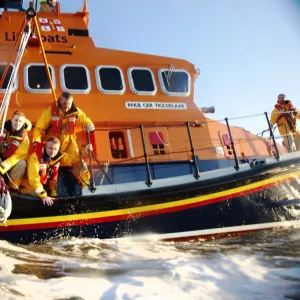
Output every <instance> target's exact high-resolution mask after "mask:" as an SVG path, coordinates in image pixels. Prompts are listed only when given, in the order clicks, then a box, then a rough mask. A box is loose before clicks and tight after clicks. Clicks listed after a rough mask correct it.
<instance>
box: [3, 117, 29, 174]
mask: <svg viewBox="0 0 300 300" xmlns="http://www.w3.org/2000/svg"><path fill="white" fill-rule="evenodd" d="M31 128H32V125H31V122H30V121H29V120H27V119H25V124H24V127H23V130H24V131H26V132H28V131H30V130H31ZM8 141H11V142H13V141H14V139H13V138H11V139H9V140H8ZM29 145H30V142H29V138H28V136H27V134H26V136H25V137H24V138H23V140H22V142H21V143H20V145H19V146H18V148H17V150H16V151H15V152H14V154H13V155H11V156H10V157H8V158H7V159H5V160H4V161H3V162H2V163H1V167H0V173H1V174H4V173H5V172H7V171H8V170H9V169H11V168H12V167H13V166H15V165H16V164H17V163H18V162H19V161H20V160H26V158H27V155H28V150H29Z"/></svg>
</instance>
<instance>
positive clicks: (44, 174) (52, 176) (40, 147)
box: [35, 142, 63, 184]
mask: <svg viewBox="0 0 300 300" xmlns="http://www.w3.org/2000/svg"><path fill="white" fill-rule="evenodd" d="M45 144H46V143H45V142H43V143H37V144H36V146H35V153H36V156H37V158H38V161H39V163H40V168H39V175H40V181H41V183H42V184H47V182H48V180H53V181H57V177H58V170H59V165H60V161H61V160H62V158H63V155H62V153H61V152H58V153H57V155H56V156H55V157H53V158H50V157H48V156H47V153H45V150H44V146H45Z"/></svg>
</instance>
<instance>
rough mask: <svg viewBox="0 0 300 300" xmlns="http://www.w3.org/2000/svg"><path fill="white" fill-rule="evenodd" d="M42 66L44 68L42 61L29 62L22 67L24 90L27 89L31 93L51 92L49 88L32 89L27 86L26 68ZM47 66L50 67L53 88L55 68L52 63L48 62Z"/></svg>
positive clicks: (54, 84) (54, 85)
mask: <svg viewBox="0 0 300 300" xmlns="http://www.w3.org/2000/svg"><path fill="white" fill-rule="evenodd" d="M32 66H34V67H44V68H45V64H43V63H29V64H27V65H26V66H25V67H24V87H25V90H26V91H28V92H29V93H33V94H51V88H49V89H33V88H31V87H30V86H29V78H28V69H29V68H30V67H32ZM48 67H49V68H50V69H51V72H52V74H51V75H52V83H53V87H54V89H55V88H56V76H55V69H54V67H53V66H52V65H50V64H48Z"/></svg>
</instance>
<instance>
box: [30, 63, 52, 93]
mask: <svg viewBox="0 0 300 300" xmlns="http://www.w3.org/2000/svg"><path fill="white" fill-rule="evenodd" d="M48 67H49V72H50V76H51V79H52V83H53V86H54V88H55V72H54V68H53V67H52V66H51V65H48ZM24 86H25V89H26V90H27V91H28V92H30V93H42V94H49V93H51V88H50V82H49V80H48V76H47V72H46V68H45V65H44V64H28V65H26V66H25V68H24Z"/></svg>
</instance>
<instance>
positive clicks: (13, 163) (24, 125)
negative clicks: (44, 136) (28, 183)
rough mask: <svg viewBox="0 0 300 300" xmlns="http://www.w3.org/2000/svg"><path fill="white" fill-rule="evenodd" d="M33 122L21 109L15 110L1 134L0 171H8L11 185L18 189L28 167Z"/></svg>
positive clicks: (2, 172)
mask: <svg viewBox="0 0 300 300" xmlns="http://www.w3.org/2000/svg"><path fill="white" fill-rule="evenodd" d="M30 129H31V123H30V121H29V120H27V119H26V118H25V115H24V113H23V112H21V111H15V112H14V113H13V114H12V117H11V119H10V120H8V121H6V122H5V123H4V130H3V134H2V135H1V136H0V157H1V164H0V173H1V174H2V175H3V174H5V173H6V172H8V175H9V177H10V181H9V187H10V188H12V189H14V190H17V189H18V188H19V186H20V183H21V181H22V178H23V176H24V173H25V169H26V158H27V155H28V149H29V144H30V143H29V139H28V136H27V133H28V131H30Z"/></svg>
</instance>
